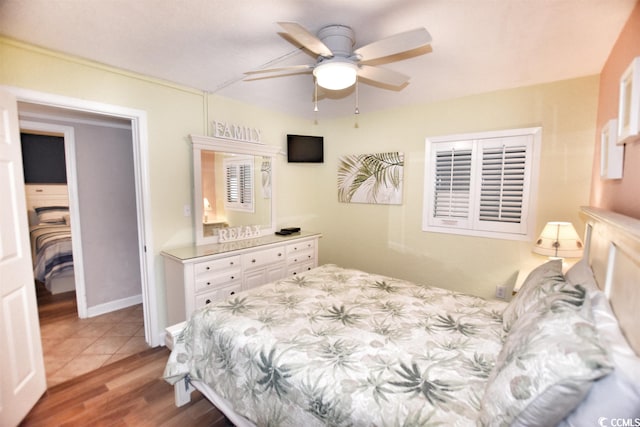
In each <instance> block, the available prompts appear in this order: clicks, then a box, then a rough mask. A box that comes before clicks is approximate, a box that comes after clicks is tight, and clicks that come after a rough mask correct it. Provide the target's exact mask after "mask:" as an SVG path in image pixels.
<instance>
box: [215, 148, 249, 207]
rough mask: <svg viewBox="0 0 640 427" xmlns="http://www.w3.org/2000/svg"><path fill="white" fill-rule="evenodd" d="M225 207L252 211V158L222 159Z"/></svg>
mask: <svg viewBox="0 0 640 427" xmlns="http://www.w3.org/2000/svg"><path fill="white" fill-rule="evenodd" d="M223 165H224V171H225V185H226V188H225V203H224V205H225V209H229V210H234V211H243V212H254V209H255V208H254V196H253V189H254V184H253V181H254V179H253V171H254V168H253V158H243V157H232V158H230V159H224V161H223Z"/></svg>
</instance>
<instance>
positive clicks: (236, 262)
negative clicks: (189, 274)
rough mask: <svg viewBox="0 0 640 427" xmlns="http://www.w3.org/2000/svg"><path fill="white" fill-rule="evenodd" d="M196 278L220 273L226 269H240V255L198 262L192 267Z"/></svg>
mask: <svg viewBox="0 0 640 427" xmlns="http://www.w3.org/2000/svg"><path fill="white" fill-rule="evenodd" d="M194 269H195V275H196V277H198V276H200V275H202V274H207V273H211V272H214V271H222V270H226V269H240V255H236V256H231V257H226V258H222V259H215V260H212V261H205V262H199V263H197V264H195V265H194Z"/></svg>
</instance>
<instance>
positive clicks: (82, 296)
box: [18, 112, 87, 318]
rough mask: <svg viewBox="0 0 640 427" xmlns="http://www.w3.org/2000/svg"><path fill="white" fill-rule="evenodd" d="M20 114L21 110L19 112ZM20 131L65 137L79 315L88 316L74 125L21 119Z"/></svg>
mask: <svg viewBox="0 0 640 427" xmlns="http://www.w3.org/2000/svg"><path fill="white" fill-rule="evenodd" d="M18 114H19V112H18ZM19 123H20V131H21V132H22V131H36V132H46V133H48V134H58V135H62V137H63V138H64V155H65V168H66V171H67V192H68V196H69V214H70V215H71V218H73V220H72V221H71V249H72V253H73V270H74V276H75V278H74V281H75V285H76V286H75V287H76V304H77V308H78V316H79V317H80V318H85V317H87V292H86V288H85V282H84V258H83V252H82V230H81V227H80V221H79V218H80V208H79V204H78V177H77V173H76V140H75V131H74V128H73V127H72V126H68V125H59V124H52V123H45V122H38V121H35V120H33V119H30V120H20V121H19Z"/></svg>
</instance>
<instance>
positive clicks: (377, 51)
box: [354, 28, 432, 61]
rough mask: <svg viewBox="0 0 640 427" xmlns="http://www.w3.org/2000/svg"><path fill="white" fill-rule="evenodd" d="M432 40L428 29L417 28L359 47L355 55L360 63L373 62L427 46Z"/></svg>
mask: <svg viewBox="0 0 640 427" xmlns="http://www.w3.org/2000/svg"><path fill="white" fill-rule="evenodd" d="M431 40H432V39H431V34H429V32H428V31H427V30H426V29H424V28H416V29H415V30H409V31H406V32H404V33H399V34H396V35H393V36H390V37H387V38H384V39H381V40H378V41H376V42H373V43H370V44H368V45H365V46H362V47H359V48H358V49H356V50H355V51H354V53H355V54H356V55H357V56H358V58H359V59H360V61H371V60H373V59H378V58H384V57H385V56H391V55H395V54H398V53H402V52H406V51H408V50H413V49H417V48H419V47H423V46H426V45H428V44H429V43H431Z"/></svg>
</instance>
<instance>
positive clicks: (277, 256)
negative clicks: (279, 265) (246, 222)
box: [242, 247, 285, 268]
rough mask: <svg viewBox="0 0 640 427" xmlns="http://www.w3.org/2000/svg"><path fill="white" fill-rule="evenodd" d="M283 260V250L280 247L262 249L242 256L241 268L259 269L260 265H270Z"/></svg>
mask: <svg viewBox="0 0 640 427" xmlns="http://www.w3.org/2000/svg"><path fill="white" fill-rule="evenodd" d="M284 259H285V249H284V248H282V247H279V248H272V249H264V250H261V251H255V252H251V253H248V254H244V255H242V266H243V267H244V268H253V267H259V266H261V265H267V264H272V263H274V262H279V261H283V260H284Z"/></svg>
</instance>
